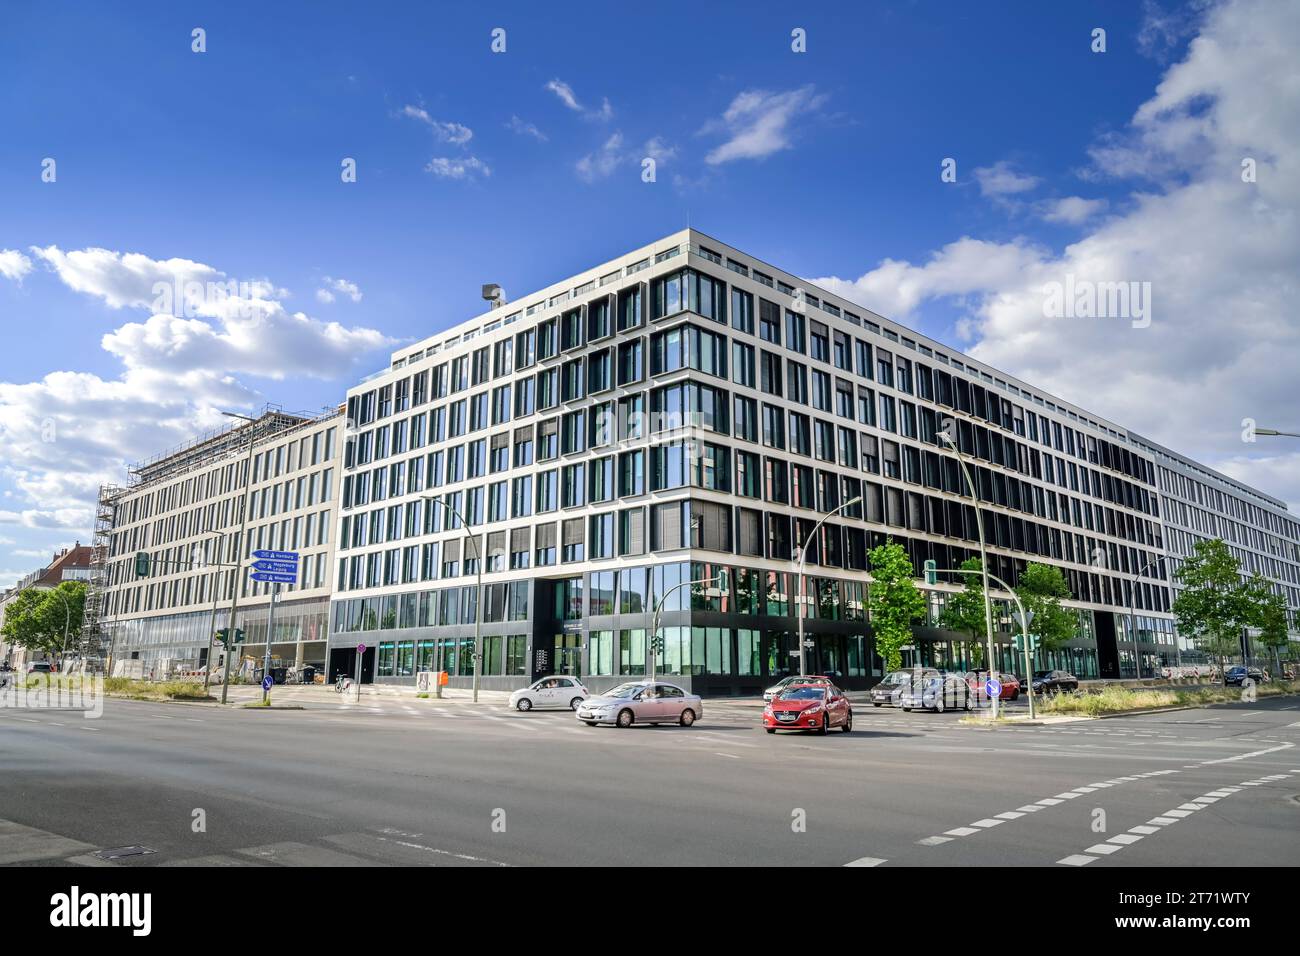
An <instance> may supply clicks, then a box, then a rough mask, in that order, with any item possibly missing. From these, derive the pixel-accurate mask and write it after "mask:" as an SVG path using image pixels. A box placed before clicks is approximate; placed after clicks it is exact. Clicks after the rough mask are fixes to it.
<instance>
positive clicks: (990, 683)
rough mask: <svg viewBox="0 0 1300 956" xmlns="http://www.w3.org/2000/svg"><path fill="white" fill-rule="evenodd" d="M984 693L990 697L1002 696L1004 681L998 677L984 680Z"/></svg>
mask: <svg viewBox="0 0 1300 956" xmlns="http://www.w3.org/2000/svg"><path fill="white" fill-rule="evenodd" d="M984 693H986V694H988V695H989V697H990V698H992V697H1001V696H1002V681H1000V680H998V679H997V678H996V677H990V678H989V679H988V680H986V681H985V682H984Z"/></svg>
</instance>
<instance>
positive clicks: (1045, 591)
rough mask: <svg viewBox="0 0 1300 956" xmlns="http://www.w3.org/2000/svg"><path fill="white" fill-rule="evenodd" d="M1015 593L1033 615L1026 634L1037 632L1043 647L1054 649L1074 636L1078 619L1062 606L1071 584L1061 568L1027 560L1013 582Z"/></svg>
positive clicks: (1017, 626) (1063, 644) (1067, 597)
mask: <svg viewBox="0 0 1300 956" xmlns="http://www.w3.org/2000/svg"><path fill="white" fill-rule="evenodd" d="M1016 595H1017V596H1018V597H1019V598H1020V603H1022V604H1023V605H1024V606H1025V610H1026V611H1028V612H1031V613H1032V614H1033V616H1034V619H1033V621H1032V622H1030V625H1029V633H1031V634H1034V635H1037V637H1038V639H1039V641H1040V645H1039V646H1040V647H1041V648H1042V649H1044V650H1049V651H1052V650H1057V649H1058V648H1061V647H1064V646H1065V644H1066V643H1067V642H1068V641H1070V640H1071V639H1072V638H1074V636H1075V634H1076V633H1077V631H1078V626H1079V621H1078V618H1077V617H1076V616H1075V614H1074V612H1073V611H1071V610H1069V609H1068V608H1064V607H1062V606H1061V601H1062V600H1063V599H1069V597H1070V586H1069V584H1067V583H1066V580H1065V575H1064V574H1062V573H1061V569H1060V568H1058V567H1054V566H1053V565H1050V564H1037V563H1034V562H1030V563H1029V564H1028V565H1026V566H1025V570H1024V571H1022V572H1021V574H1020V580H1019V581H1018V582H1016ZM1016 629H1017V630H1019V623H1018V622H1017V624H1016Z"/></svg>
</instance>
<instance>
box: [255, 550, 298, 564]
mask: <svg viewBox="0 0 1300 956" xmlns="http://www.w3.org/2000/svg"><path fill="white" fill-rule="evenodd" d="M253 557H255V558H261V559H262V560H263V561H292V562H293V563H294V564H297V563H298V552H297V551H254V552H253Z"/></svg>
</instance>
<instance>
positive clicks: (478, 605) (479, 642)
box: [420, 495, 483, 704]
mask: <svg viewBox="0 0 1300 956" xmlns="http://www.w3.org/2000/svg"><path fill="white" fill-rule="evenodd" d="M420 497H421V498H423V499H424V500H425V501H427V502H429V503H430V504H431V505H441V506H442V507H444V508H446V509H447V510H448V511H450V512H451V513H452V514H453V515H455V516H456V518H457V519H458V520H459V521H460V523H461V526H462V527H464V529H465V530H466V531H470V532H473V533H474V556H475V558H477V559H478V574H477V576H476V577H477V580H476V583H475V585H474V589H475V594H474V703H476V704H477V703H478V684H479V673H480V671H481V669H482V666H483V634H482V623H483V543H482V541H481V540H480V538H479V535H478V533H477V532H474V529H473V527H472V526H471V525H470V523H469V522H468V521H466V520H465V516H464V515H462V514H461V513H460V512H459V511H457V510H456V509H455V508H453V507H452V506H451V505H449V504H447V502H446V501H444V500H443V499H442V498H439V497H438V496H437V495H421V496H420ZM436 646H437V647H439V648H441V647H442V640H441V638H440V639H439V641H438V644H437V645H436ZM436 690H437V694H438V696H439V697H441V696H442V685H441V684H439V685H438V686H437V688H436Z"/></svg>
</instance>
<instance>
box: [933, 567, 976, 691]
mask: <svg viewBox="0 0 1300 956" xmlns="http://www.w3.org/2000/svg"><path fill="white" fill-rule="evenodd" d="M958 567H959V569H960V570H962V571H968V572H973V573H968V574H963V575H962V577H963V578H964V579H965V587H963V588H962V589H961V590H960V591H958V592H957V593H956V594H949V595H948V596H947V598H946V599H945V602H944V606H943V613H942V614H940V615H939V626H940V627H943V628H947V629H948V630H950V631H956V632H957V633H958V634H962V635H965V636H966V640H965V642H964V643H965V645H966V653H967V656H968V657H969V658H970V660H971V662H972V663H973V664H974V665H975V666H976V667H980V666H981V665H982V664H983V661H984V644H983V643H982V641H983V638H984V636H985V630H986V622H985V619H984V576H983V573H982V572H983V570H984V563H983V562H982V561H981V560H980V559H979V558H967V559H966V560H965V561H963V562H962V563H961V564H960V565H959V566H958Z"/></svg>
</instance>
